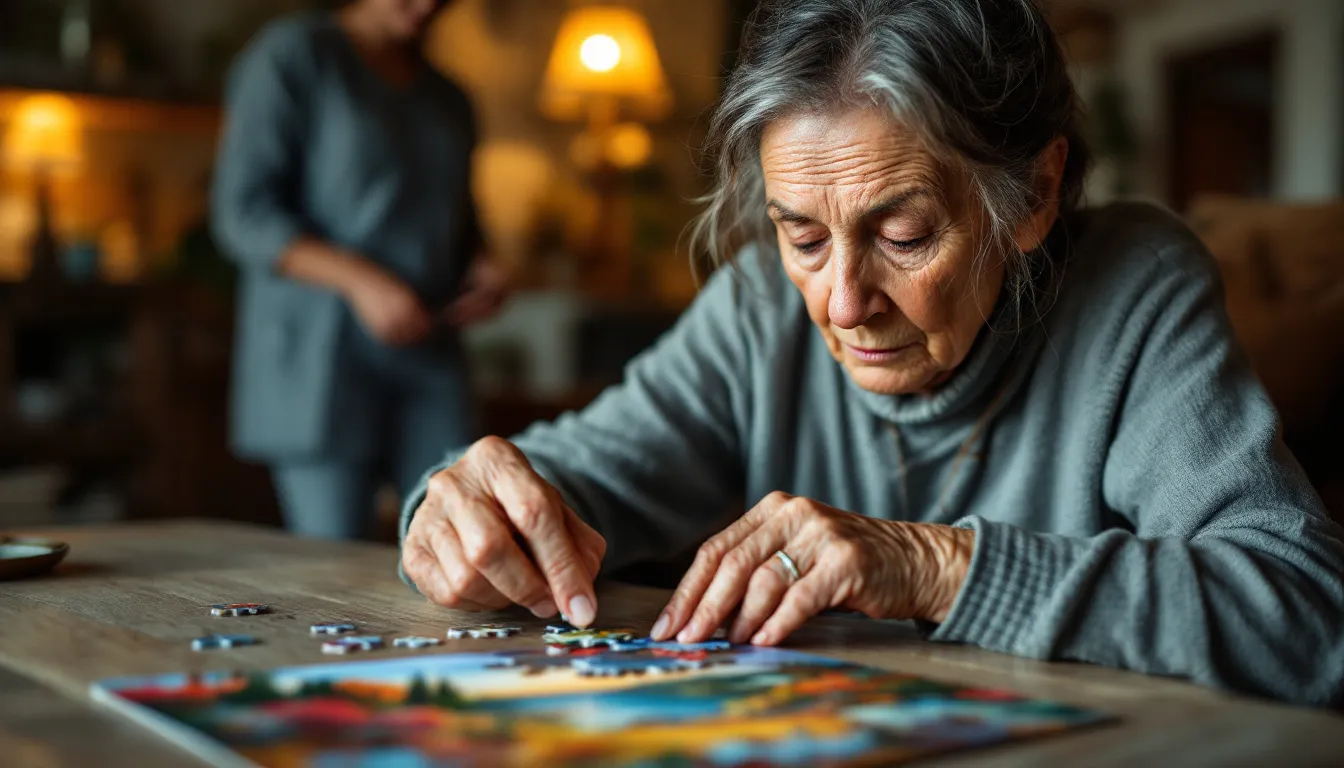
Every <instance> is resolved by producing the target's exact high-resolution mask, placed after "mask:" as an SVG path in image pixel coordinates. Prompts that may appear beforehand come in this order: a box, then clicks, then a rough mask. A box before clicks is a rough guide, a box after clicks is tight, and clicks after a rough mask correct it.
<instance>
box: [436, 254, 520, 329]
mask: <svg viewBox="0 0 1344 768" xmlns="http://www.w3.org/2000/svg"><path fill="white" fill-rule="evenodd" d="M510 282H511V281H510V277H509V273H508V272H507V271H506V270H505V269H504V268H503V267H502V266H500V265H499V264H498V263H497V262H496V261H495V260H494V259H492V258H490V257H489V256H486V255H481V256H478V257H476V260H475V261H474V262H472V265H471V270H470V271H469V272H468V273H467V278H466V281H465V283H464V285H463V292H462V295H460V296H458V297H457V299H455V300H454V301H453V303H452V304H449V305H448V308H447V309H446V310H444V319H445V320H447V322H448V323H449V324H450V325H453V326H457V327H462V326H465V325H471V324H472V323H477V322H480V321H482V320H486V319H488V318H489V317H490V316H491V315H493V314H495V313H496V312H498V311H499V308H500V307H501V306H503V304H504V299H506V298H508V295H509V284H510Z"/></svg>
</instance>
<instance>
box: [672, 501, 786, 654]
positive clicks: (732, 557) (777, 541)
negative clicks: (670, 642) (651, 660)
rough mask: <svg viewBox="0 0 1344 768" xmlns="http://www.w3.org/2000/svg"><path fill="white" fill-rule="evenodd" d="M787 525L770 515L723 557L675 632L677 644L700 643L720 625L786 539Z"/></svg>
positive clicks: (780, 518)
mask: <svg viewBox="0 0 1344 768" xmlns="http://www.w3.org/2000/svg"><path fill="white" fill-rule="evenodd" d="M786 526H787V521H786V520H785V519H784V518H783V516H779V515H776V516H773V517H771V518H770V519H768V520H766V521H765V522H764V523H762V524H761V525H760V526H758V527H757V528H756V530H755V531H752V532H751V533H750V534H749V535H748V536H747V537H746V538H744V539H743V540H742V541H741V543H739V544H738V545H737V546H736V547H734V548H733V549H732V550H731V551H730V552H728V554H726V555H724V556H723V560H722V561H721V562H720V563H719V570H718V571H717V572H716V573H715V574H714V577H713V579H712V580H711V581H710V584H709V586H708V587H707V588H706V589H705V593H704V596H703V597H702V598H701V599H700V603H699V605H697V606H696V607H695V610H694V612H693V613H692V614H691V618H690V620H689V621H687V623H686V627H685V628H684V629H682V630H681V631H680V632H679V633H677V640H678V641H680V642H683V643H698V642H702V641H704V640H707V639H709V636H710V635H712V634H714V630H716V629H718V628H719V627H720V626H722V625H723V623H724V622H725V621H726V620H727V619H728V615H729V614H730V613H731V612H732V610H733V609H734V608H736V607H737V604H738V603H740V602H741V601H742V597H743V595H745V594H746V593H747V587H748V583H749V582H750V581H751V578H752V574H753V573H755V572H756V570H757V569H758V568H760V567H761V564H762V563H765V562H766V561H767V560H769V559H771V557H772V556H773V555H774V553H775V552H777V551H779V549H780V548H781V547H783V546H784V544H785V543H786V542H787V541H788V540H789V535H788V533H787V531H786Z"/></svg>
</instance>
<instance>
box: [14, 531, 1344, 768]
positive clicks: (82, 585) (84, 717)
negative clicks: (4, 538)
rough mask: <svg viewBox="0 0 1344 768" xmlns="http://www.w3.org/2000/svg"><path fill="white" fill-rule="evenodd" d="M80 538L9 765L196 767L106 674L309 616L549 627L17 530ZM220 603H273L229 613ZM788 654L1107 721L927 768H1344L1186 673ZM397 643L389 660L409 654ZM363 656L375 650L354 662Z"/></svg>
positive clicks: (47, 614) (911, 643)
mask: <svg viewBox="0 0 1344 768" xmlns="http://www.w3.org/2000/svg"><path fill="white" fill-rule="evenodd" d="M18 533H19V534H21V535H36V536H44V537H49V538H55V539H59V540H62V541H66V542H69V543H70V545H71V552H70V555H69V557H68V558H67V559H66V561H65V563H63V564H62V565H61V566H60V567H59V568H58V569H57V570H56V572H55V573H53V574H51V575H49V576H46V577H43V578H39V579H33V580H27V581H17V582H0V765H4V766H7V767H8V766H15V767H16V768H17V767H27V766H40V767H42V768H46V767H47V766H85V765H102V766H114V767H119V766H155V767H156V766H160V765H186V766H199V765H201V762H200V761H198V760H196V759H195V758H192V757H191V756H190V755H187V754H186V753H184V752H181V751H180V750H178V749H177V748H176V747H173V746H172V745H170V744H169V743H168V742H166V741H164V740H161V739H159V738H158V737H156V736H155V735H153V734H151V733H148V732H145V731H142V730H140V729H139V728H137V727H136V726H134V725H132V724H130V723H129V722H128V721H126V720H124V719H123V718H122V717H121V716H120V715H117V714H116V713H113V712H110V711H107V710H104V709H102V708H101V707H97V706H95V705H90V704H89V703H88V702H87V691H88V688H89V685H90V683H92V682H94V681H96V680H99V679H102V678H107V677H118V676H123V675H139V674H153V673H165V672H192V671H205V670H223V669H230V670H248V669H266V668H269V667H274V666H279V665H291V664H308V663H327V662H330V661H332V660H333V659H334V658H337V657H331V656H324V655H322V654H321V653H320V651H319V648H318V646H319V644H320V641H319V640H318V639H316V638H314V637H312V636H311V635H310V634H309V632H308V626H309V625H310V624H314V623H317V622H324V621H352V622H355V623H357V624H359V625H360V626H361V628H362V629H367V630H368V633H369V634H383V635H389V636H390V635H400V634H422V635H430V636H439V637H441V636H442V634H443V630H444V629H445V628H446V627H447V626H449V625H451V624H454V623H459V622H468V623H474V622H480V621H487V620H488V621H499V620H506V621H510V622H513V623H518V624H520V625H522V626H524V627H525V628H526V631H525V632H524V633H523V636H521V637H517V638H511V639H509V640H502V641H501V640H462V641H452V642H453V645H452V646H451V647H452V648H453V649H460V650H482V649H489V650H502V649H508V648H521V647H535V645H536V644H537V642H538V640H537V637H536V636H537V633H538V632H539V630H540V628H541V626H542V625H543V624H544V623H545V622H544V621H542V620H539V619H535V618H533V617H532V616H531V614H528V613H526V612H524V611H521V610H517V611H506V612H502V613H497V614H486V615H479V614H477V615H472V614H459V613H454V612H452V611H447V610H444V609H442V608H439V607H437V606H434V605H431V604H429V603H428V602H427V601H425V600H424V599H423V598H421V597H419V596H418V595H416V594H415V593H413V592H412V591H410V590H409V589H407V588H406V587H405V586H404V585H403V584H402V583H401V582H400V581H399V580H398V579H397V575H396V561H397V553H396V550H395V549H393V548H391V547H385V546H377V545H370V544H351V543H333V542H320V541H309V540H303V539H297V538H292V537H289V536H286V535H284V534H281V533H279V532H277V531H274V530H271V529H267V528H260V527H251V526H242V525H230V524H220V523H196V522H173V523H145V524H129V525H116V526H107V527H87V528H77V529H75V528H72V529H65V530H60V529H57V530H44V531H20V532H18ZM666 597H667V592H665V591H663V590H656V589H649V588H643V587H635V586H630V585H624V584H604V585H602V586H601V587H600V589H599V593H598V599H599V607H598V623H599V624H600V625H602V626H606V627H619V626H629V627H631V628H633V629H635V630H637V631H640V632H646V631H647V630H648V628H649V627H650V626H651V624H652V622H653V620H654V619H655V618H656V617H657V615H658V611H659V609H661V608H662V606H663V603H664V601H665V599H666ZM215 602H264V603H268V604H269V605H270V606H271V613H269V614H267V615H263V616H256V617H246V618H216V617H213V616H211V615H210V613H209V610H208V608H207V606H208V605H209V604H211V603H215ZM223 631H233V632H246V633H248V634H253V635H256V636H257V637H258V638H260V639H261V641H262V644H261V645H258V646H255V647H250V648H242V649H236V650H232V651H214V652H203V653H197V652H193V651H192V650H191V647H190V643H191V639H192V638H194V637H199V636H201V635H204V634H208V633H211V632H223ZM789 647H791V648H796V649H799V650H805V651H809V652H814V653H820V654H825V655H828V656H833V657H838V658H844V659H850V660H854V661H860V662H864V663H868V664H872V665H875V666H879V667H884V668H887V669H892V670H899V671H902V672H909V673H914V674H919V675H923V676H926V677H930V678H933V679H937V680H943V681H948V682H956V683H968V684H974V685H982V686H994V687H1002V688H1007V689H1010V690H1014V691H1017V692H1020V693H1023V694H1027V695H1031V696H1038V697H1046V698H1053V699H1057V700H1060V701H1064V702H1068V703H1071V704H1077V705H1082V706H1087V707H1092V708H1095V709H1099V710H1102V711H1104V712H1107V713H1109V714H1112V715H1114V716H1116V718H1117V720H1116V722H1115V723H1114V724H1112V725H1106V726H1099V727H1096V728H1092V729H1089V730H1085V731H1081V732H1077V733H1071V734H1065V735H1062V736H1058V737H1051V738H1047V739H1042V740H1039V741H1034V742H1028V743H1025V744H1018V745H1009V746H1005V747H1000V748H991V749H986V750H980V751H976V752H965V753H960V754H954V755H951V756H948V757H945V758H941V759H934V760H930V761H926V762H924V763H921V765H924V764H928V765H948V766H981V765H1046V764H1087V765H1093V766H1109V765H1115V766H1122V765H1123V766H1131V765H1135V764H1140V765H1158V764H1161V765H1183V766H1191V765H1218V766H1224V765H1247V766H1251V765H1271V764H1272V765H1276V766H1277V765H1332V766H1339V765H1344V717H1341V716H1339V715H1337V714H1332V713H1329V712H1324V711H1317V710H1310V709H1304V708H1296V707H1288V706H1283V705H1280V704H1275V703H1272V702H1268V701H1262V700H1257V699H1252V698H1246V697H1239V696H1230V695H1227V694H1222V693H1218V692H1215V691H1211V690H1207V689H1203V688H1199V687H1196V686H1193V685H1190V684H1188V683H1184V682H1181V681H1178V680H1173V679H1162V678H1155V677H1145V676H1141V675H1136V674H1132V673H1127V672H1121V671H1117V670H1109V669H1104V668H1101V667H1094V666H1087V665H1081V664H1059V663H1043V662H1036V661H1031V660H1027V659H1021V658H1017V657H1013V656H1007V655H1003V654H997V653H991V652H988V651H983V650H980V649H977V648H972V647H967V646H954V645H943V644H935V643H929V642H926V641H924V640H922V639H920V638H919V636H918V635H917V634H916V632H915V631H914V630H913V628H912V627H910V626H909V625H907V624H905V623H900V622H877V621H870V620H867V619H862V618H859V619H849V618H825V619H819V620H817V621H815V622H814V623H813V624H812V625H809V626H808V627H807V628H805V629H804V630H803V631H802V632H801V633H799V634H798V635H797V636H795V638H794V639H793V640H792V641H791V642H790V643H789ZM414 653H415V652H414V651H402V650H395V649H390V648H389V649H388V650H385V651H379V652H378V655H379V656H380V657H381V656H387V655H412V654H414ZM355 658H367V657H359V656H356V657H355Z"/></svg>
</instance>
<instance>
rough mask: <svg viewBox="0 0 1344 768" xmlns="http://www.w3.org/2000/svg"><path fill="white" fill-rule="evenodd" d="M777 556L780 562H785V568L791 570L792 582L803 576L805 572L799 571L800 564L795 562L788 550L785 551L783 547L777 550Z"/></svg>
mask: <svg viewBox="0 0 1344 768" xmlns="http://www.w3.org/2000/svg"><path fill="white" fill-rule="evenodd" d="M775 557H776V558H777V559H778V560H779V562H781V563H783V564H784V570H786V571H788V572H789V583H790V584H792V583H793V582H795V581H798V580H799V579H801V578H803V574H801V573H799V572H798V564H797V563H795V562H793V558H792V557H789V555H788V553H787V552H785V551H784V550H782V549H781V550H778V551H776V552H775Z"/></svg>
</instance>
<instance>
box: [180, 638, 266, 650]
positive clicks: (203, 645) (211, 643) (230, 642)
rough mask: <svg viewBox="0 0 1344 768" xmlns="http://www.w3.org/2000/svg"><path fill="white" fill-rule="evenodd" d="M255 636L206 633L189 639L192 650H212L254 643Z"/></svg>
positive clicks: (255, 640)
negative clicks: (203, 635)
mask: <svg viewBox="0 0 1344 768" xmlns="http://www.w3.org/2000/svg"><path fill="white" fill-rule="evenodd" d="M256 644H257V638H255V637H253V636H251V635H206V636H205V637H198V638H196V639H195V640H192V641H191V650H193V651H213V650H216V649H220V648H239V647H241V646H244V645H256Z"/></svg>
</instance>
